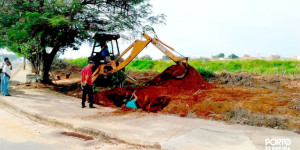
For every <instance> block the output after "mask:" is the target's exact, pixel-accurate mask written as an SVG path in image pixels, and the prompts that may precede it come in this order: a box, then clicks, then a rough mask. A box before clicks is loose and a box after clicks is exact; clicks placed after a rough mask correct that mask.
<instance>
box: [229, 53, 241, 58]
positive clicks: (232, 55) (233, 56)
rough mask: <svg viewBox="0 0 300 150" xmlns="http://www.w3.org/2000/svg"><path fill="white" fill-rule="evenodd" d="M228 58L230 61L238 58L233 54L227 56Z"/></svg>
mask: <svg viewBox="0 0 300 150" xmlns="http://www.w3.org/2000/svg"><path fill="white" fill-rule="evenodd" d="M228 58H230V59H237V58H239V56H237V55H235V54H231V55H229V56H228Z"/></svg>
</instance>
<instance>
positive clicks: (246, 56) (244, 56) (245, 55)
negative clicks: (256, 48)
mask: <svg viewBox="0 0 300 150" xmlns="http://www.w3.org/2000/svg"><path fill="white" fill-rule="evenodd" d="M250 57H251V56H250V55H247V54H244V55H242V58H250Z"/></svg>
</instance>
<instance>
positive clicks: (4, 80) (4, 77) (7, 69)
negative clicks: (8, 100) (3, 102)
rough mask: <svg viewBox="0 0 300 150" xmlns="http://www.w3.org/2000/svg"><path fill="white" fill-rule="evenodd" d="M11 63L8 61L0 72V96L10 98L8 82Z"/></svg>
mask: <svg viewBox="0 0 300 150" xmlns="http://www.w3.org/2000/svg"><path fill="white" fill-rule="evenodd" d="M11 68H12V67H11V63H10V61H9V60H7V61H6V65H5V66H4V67H3V70H2V72H3V73H2V80H1V91H2V94H3V95H5V96H11V95H10V94H9V80H10V76H11Z"/></svg>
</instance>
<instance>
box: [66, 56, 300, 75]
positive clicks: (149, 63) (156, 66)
mask: <svg viewBox="0 0 300 150" xmlns="http://www.w3.org/2000/svg"><path fill="white" fill-rule="evenodd" d="M66 61H68V62H70V63H73V64H76V65H79V66H85V65H86V63H87V58H78V59H71V60H70V59H69V60H66ZM173 64H174V62H172V61H163V60H134V61H132V62H131V63H130V64H129V65H128V66H127V67H126V69H128V70H133V71H154V72H162V71H163V70H165V69H166V68H167V67H169V66H171V65H173ZM189 64H190V65H191V66H193V67H194V68H195V69H196V70H197V71H198V72H200V73H201V74H202V75H203V76H204V77H206V78H207V77H209V76H210V75H213V74H216V73H221V72H229V73H237V72H248V73H253V74H256V75H283V76H289V77H299V75H300V62H299V61H294V60H258V59H257V60H212V61H210V60H191V61H189Z"/></svg>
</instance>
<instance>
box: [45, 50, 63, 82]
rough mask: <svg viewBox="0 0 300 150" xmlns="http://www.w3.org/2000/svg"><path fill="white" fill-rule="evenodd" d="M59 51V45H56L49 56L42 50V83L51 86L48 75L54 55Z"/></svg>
mask: <svg viewBox="0 0 300 150" xmlns="http://www.w3.org/2000/svg"><path fill="white" fill-rule="evenodd" d="M59 49H60V46H59V45H56V46H55V47H54V48H53V50H52V51H51V53H50V54H48V53H47V52H46V49H44V50H43V55H42V61H43V68H42V78H43V79H42V83H46V84H52V81H51V80H50V77H49V73H50V70H51V66H52V62H53V60H54V58H55V55H56V53H57V52H58V50H59Z"/></svg>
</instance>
